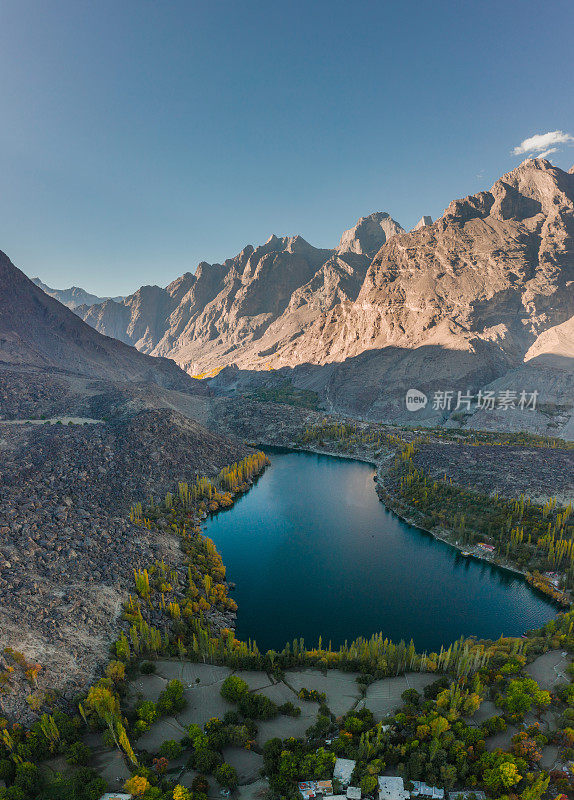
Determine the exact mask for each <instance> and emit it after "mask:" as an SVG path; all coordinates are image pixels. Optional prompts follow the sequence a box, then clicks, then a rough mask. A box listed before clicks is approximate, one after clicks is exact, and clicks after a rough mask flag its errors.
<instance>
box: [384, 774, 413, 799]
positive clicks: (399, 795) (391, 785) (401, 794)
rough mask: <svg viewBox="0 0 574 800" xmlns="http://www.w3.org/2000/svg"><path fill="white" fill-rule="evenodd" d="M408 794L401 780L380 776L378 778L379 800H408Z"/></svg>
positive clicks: (389, 776)
mask: <svg viewBox="0 0 574 800" xmlns="http://www.w3.org/2000/svg"><path fill="white" fill-rule="evenodd" d="M409 798H410V794H409V792H407V790H406V789H405V784H404V782H403V779H402V778H394V777H392V776H391V775H381V777H380V778H379V800H409Z"/></svg>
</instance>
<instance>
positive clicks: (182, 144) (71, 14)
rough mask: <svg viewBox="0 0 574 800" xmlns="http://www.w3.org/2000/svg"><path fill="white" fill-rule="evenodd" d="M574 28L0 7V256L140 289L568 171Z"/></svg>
mask: <svg viewBox="0 0 574 800" xmlns="http://www.w3.org/2000/svg"><path fill="white" fill-rule="evenodd" d="M573 28H574V3H572V2H571V0H565V1H564V2H562V1H561V0H549V1H548V2H546V3H545V4H544V5H542V4H540V3H539V2H531V0H504V2H500V0H496V2H491V0H480V2H479V1H478V0H475V2H461V0H456V2H444V1H441V0H435V1H434V2H428V0H420V2H409V0H406V2H401V3H397V2H385V1H384V0H378V2H354V3H349V2H346V3H342V2H338V0H328V2H327V1H326V0H319V1H318V2H309V0H307V1H306V2H300V1H299V0H290V1H289V2H283V3H279V2H269V0H266V1H265V2H251V1H250V0H242V2H237V0H234V1H233V2H229V1H228V0H210V2H201V3H200V2H195V1H194V0H161V2H160V0H121V2H117V0H111V1H110V0H93V1H92V2H86V1H85V0H50V2H49V3H48V2H45V0H0V114H1V122H0V186H1V191H0V250H3V251H4V252H6V253H7V254H8V255H9V256H10V258H11V259H12V261H13V262H14V263H15V264H16V265H17V266H19V267H20V268H21V269H23V271H24V272H25V273H26V274H27V275H29V276H35V275H39V276H40V277H41V278H42V280H44V281H45V282H46V283H47V284H49V285H50V286H53V287H56V288H66V287H68V286H70V285H72V284H75V285H79V286H83V287H84V288H86V289H88V290H89V291H92V292H95V293H97V294H101V295H107V294H110V295H116V294H127V293H128V292H131V291H134V290H135V289H136V288H137V287H139V286H140V285H142V284H149V283H152V284H153V283H155V284H159V285H166V284H167V283H168V282H169V281H171V280H172V279H173V278H175V277H176V276H178V275H180V274H182V273H183V272H185V271H194V269H195V267H196V265H197V264H198V263H199V262H200V261H209V262H215V261H222V260H224V259H225V258H228V257H231V256H233V255H235V254H236V253H237V252H239V251H240V250H241V249H242V248H243V247H244V246H245V245H246V244H253V245H257V244H261V243H263V242H264V241H266V240H267V239H268V238H269V236H270V235H271V234H272V233H275V234H277V235H279V236H280V235H293V234H300V235H301V236H303V237H304V238H305V239H307V240H308V241H310V242H311V243H312V244H314V245H316V246H317V247H335V246H336V244H337V242H338V240H339V238H340V235H341V233H342V231H343V230H345V229H346V228H349V227H351V226H352V225H353V224H354V223H355V222H356V221H357V219H358V218H359V217H361V216H365V215H367V214H370V213H372V212H373V211H388V212H389V213H390V214H391V215H392V216H393V217H394V218H395V219H396V220H397V221H399V222H400V223H401V224H402V225H403V226H404V227H405V228H407V229H408V228H410V227H412V226H413V225H414V224H415V223H416V222H417V220H418V219H419V218H420V217H421V216H422V215H423V214H430V215H431V216H432V217H433V219H434V218H436V217H437V216H440V215H441V213H442V212H443V210H444V208H445V207H446V206H447V205H448V203H449V202H450V201H451V200H452V199H454V198H457V197H464V196H465V195H468V194H472V193H474V192H476V191H478V190H480V189H483V188H489V187H490V186H491V185H492V183H493V182H494V181H495V180H496V179H497V178H498V177H500V175H502V174H503V173H505V172H507V171H509V170H510V169H512V168H513V167H515V166H516V165H517V164H518V163H520V161H521V160H523V159H524V158H525V157H528V156H529V155H531V154H536V153H542V152H548V151H551V152H549V153H548V158H550V159H551V160H552V161H553V163H555V164H556V165H557V166H560V167H562V168H563V169H569V168H570V166H572V164H573V163H574V147H573V146H572V145H573V143H574V139H573V138H572V137H573V136H574V102H573V101H574V75H573V72H574V69H573V68H574V55H573V53H574V50H573V48H572V30H573ZM533 137H541V138H534V139H533ZM529 140H531V141H529Z"/></svg>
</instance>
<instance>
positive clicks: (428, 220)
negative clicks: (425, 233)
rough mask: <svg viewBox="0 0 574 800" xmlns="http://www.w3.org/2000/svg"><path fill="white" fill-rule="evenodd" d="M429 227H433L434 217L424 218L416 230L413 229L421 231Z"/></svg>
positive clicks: (425, 216)
mask: <svg viewBox="0 0 574 800" xmlns="http://www.w3.org/2000/svg"><path fill="white" fill-rule="evenodd" d="M428 225H432V217H429V216H427V215H424V216H422V217H421V218H420V219H419V221H418V222H417V224H416V225H415V227H414V228H411V230H413V231H419V230H420V229H421V228H426V227H427V226H428Z"/></svg>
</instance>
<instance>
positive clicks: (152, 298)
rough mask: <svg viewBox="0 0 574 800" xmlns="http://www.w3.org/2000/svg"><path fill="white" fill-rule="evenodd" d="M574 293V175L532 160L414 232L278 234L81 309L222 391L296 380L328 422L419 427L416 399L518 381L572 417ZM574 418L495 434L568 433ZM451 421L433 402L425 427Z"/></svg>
mask: <svg viewBox="0 0 574 800" xmlns="http://www.w3.org/2000/svg"><path fill="white" fill-rule="evenodd" d="M573 281H574V174H573V173H572V170H571V171H570V172H564V171H562V170H561V169H558V168H557V167H554V166H553V165H552V164H551V163H550V162H549V161H547V160H545V159H530V160H527V161H525V162H523V163H522V164H520V165H519V166H518V167H516V168H515V169H514V170H512V171H511V172H509V173H507V174H506V175H503V176H502V177H501V178H500V179H499V180H498V181H496V182H495V183H494V185H493V186H492V187H491V189H490V190H489V191H481V192H478V193H477V194H475V195H470V196H468V197H466V198H463V199H460V200H454V201H453V202H452V203H450V205H449V206H448V207H447V209H446V210H445V212H444V213H443V215H442V216H441V217H440V218H439V219H437V220H436V221H435V222H434V223H433V222H432V220H431V218H429V217H423V218H422V219H421V221H420V222H419V224H417V225H416V226H415V228H414V229H413V230H411V231H410V232H409V233H407V232H405V231H404V230H403V229H402V228H401V227H400V225H398V223H396V222H394V220H392V218H391V217H389V215H388V214H383V213H380V212H379V213H376V214H372V215H370V216H369V217H365V218H362V219H361V220H359V222H358V223H357V225H355V226H354V227H353V228H351V229H349V230H348V231H346V232H345V233H344V234H343V235H342V237H341V240H340V242H339V245H338V246H337V247H336V248H334V249H333V250H322V249H317V248H314V247H313V246H312V245H310V244H309V243H308V242H306V241H305V240H303V239H301V237H299V236H295V237H282V238H278V237H276V236H272V237H271V238H270V239H269V240H268V241H267V242H266V244H265V245H263V246H261V247H257V248H255V249H254V248H253V247H251V246H248V247H246V248H245V249H244V250H243V251H242V252H241V253H239V254H238V255H237V256H235V257H234V258H232V259H230V260H228V261H226V262H224V264H212V265H210V264H206V263H202V264H200V265H199V267H198V269H197V271H196V273H195V275H192V274H190V273H187V274H186V275H183V276H182V277H181V278H179V279H178V280H177V281H175V282H174V283H172V284H170V285H169V286H168V287H167V288H166V289H160V288H159V287H142V289H140V290H138V292H136V293H135V294H134V295H131V296H130V297H128V298H125V299H124V300H123V301H122V302H121V303H114V302H113V301H107V302H106V303H104V304H100V305H94V306H91V307H90V308H80V309H77V312H78V313H80V314H81V315H82V317H83V318H84V319H85V320H86V321H87V322H89V323H90V324H91V325H93V326H94V327H95V328H97V329H98V330H100V331H102V332H103V333H108V334H111V335H114V336H117V337H118V338H120V339H122V341H125V342H129V343H130V344H133V345H135V346H136V347H137V348H138V349H141V350H142V351H144V352H147V353H151V354H154V355H162V356H169V357H171V358H173V359H174V360H175V361H177V363H179V364H180V365H181V366H182V367H183V368H184V369H186V370H188V371H189V372H190V373H191V374H207V375H210V374H216V373H217V372H218V371H221V372H220V375H219V376H218V378H217V379H216V380H215V381H214V382H213V386H214V387H215V388H219V390H222V391H232V390H237V389H238V388H242V389H245V390H246V389H247V388H248V387H249V386H250V385H259V384H261V382H262V381H263V382H266V383H269V382H271V383H272V382H273V381H277V380H283V381H284V380H285V379H286V378H288V379H289V380H291V381H292V382H293V383H294V385H296V386H298V387H301V388H305V389H310V390H312V391H315V392H317V393H318V395H319V396H320V398H321V399H322V401H323V404H324V406H325V407H326V408H328V409H330V410H339V411H343V412H346V413H351V414H355V415H360V416H365V417H369V418H374V419H380V420H386V421H397V420H399V421H409V422H413V421H414V418H413V416H412V414H409V413H408V412H407V409H406V407H405V399H404V398H405V392H406V390H407V389H409V388H418V389H419V390H421V391H424V392H425V393H427V395H428V396H429V397H430V396H432V395H434V393H435V392H437V391H454V392H455V396H456V392H457V391H458V390H472V391H473V392H476V391H478V390H479V389H481V388H485V387H488V386H490V385H491V384H492V385H494V386H495V388H500V387H502V385H503V384H501V383H500V381H504V380H505V379H508V380H509V381H515V382H517V381H518V382H522V383H523V384H524V385H522V384H521V385H518V384H517V386H516V387H515V388H516V390H517V391H520V390H522V389H524V390H530V389H531V390H532V391H533V390H534V389H535V388H536V387H537V386H539V387H540V388H541V390H542V394H543V396H544V403H543V404H544V405H545V406H546V407H547V408H548V407H550V408H554V407H560V408H562V407H564V406H568V405H569V402H570V401H569V400H564V398H571V397H572V395H573V393H572V385H571V375H572V358H571V356H570V355H564V354H563V350H564V344H563V343H564V341H565V340H566V341H567V340H568V338H569V333H568V331H570V328H569V327H568V326H569V325H570V324H571V323H570V322H569V321H570V320H571V319H572V317H573V316H574V292H573V291H572V286H573V285H574V284H573ZM561 326H565V327H561ZM565 331H566V332H565ZM543 351H544V352H543ZM549 356H555V357H553V358H551V359H550V360H549ZM232 366H233V367H239V368H240V372H239V373H238V371H237V370H236V369H230V368H231V367H232ZM226 368H228V369H226ZM269 370H273V371H274V372H273V373H270V372H269ZM561 393H566V394H563V396H562V400H561V397H560V395H561ZM481 413H482V416H481V419H482V421H483V422H484V424H485V425H486V424H487V422H488V420H485V419H484V417H485V413H486V412H481ZM561 414H562V416H561ZM569 414H570V412H569V411H568V409H567V408H566V410H564V409H562V411H561V412H560V413H557V414H555V415H550V416H551V419H546V421H544V420H542V419H541V418H540V417H539V416H536V420H535V418H534V416H532V415H531V416H530V417H526V418H524V417H520V415H518V414H516V415H514V416H512V415H506V416H504V415H503V416H502V417H501V416H500V414H498V413H492V414H491V416H490V422H491V423H492V424H494V423H496V424H497V425H499V426H501V425H502V426H506V425H511V426H512V425H515V424H524V425H527V426H530V427H531V428H532V427H533V426H534V428H536V426H537V425H542V427H544V426H546V428H545V429H550V428H551V427H552V426H554V428H555V429H556V431H559V430H562V429H563V428H564V426H565V425H566V424H567V422H566V420H567V419H569V416H568V415H569ZM459 416H460V415H459ZM462 416H463V417H465V415H464V414H463V415H462ZM466 416H467V417H470V414H468V415H466ZM449 418H450V417H449V414H448V413H446V410H445V409H440V408H433V406H432V404H431V403H430V402H429V404H428V405H427V407H426V408H425V409H424V411H421V413H420V414H419V415H418V416H417V417H416V419H417V420H426V421H427V422H433V423H436V422H439V423H448V424H450V423H449V422H448V420H449ZM468 424H470V421H469V422H468Z"/></svg>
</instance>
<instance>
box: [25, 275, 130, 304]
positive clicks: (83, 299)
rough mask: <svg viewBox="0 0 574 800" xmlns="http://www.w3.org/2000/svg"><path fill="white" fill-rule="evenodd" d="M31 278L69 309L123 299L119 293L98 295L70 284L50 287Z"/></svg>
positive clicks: (117, 301) (37, 279)
mask: <svg viewBox="0 0 574 800" xmlns="http://www.w3.org/2000/svg"><path fill="white" fill-rule="evenodd" d="M31 280H32V283H35V284H36V286H39V287H40V289H41V290H42V291H43V292H46V294H49V295H50V297H54V298H55V299H56V300H58V301H59V302H60V303H62V305H64V306H68V308H71V309H75V308H77V307H78V306H93V305H95V304H96V303H104V302H105V301H106V300H115V301H116V303H120V302H121V301H122V300H123V299H124V298H123V297H122V296H121V295H119V296H118V297H111V298H110V297H98V296H97V295H95V294H90V293H89V292H86V290H85V289H81V288H80V287H79V286H70V288H69V289H52V288H51V287H50V286H47V285H46V284H45V283H43V282H42V281H41V280H40V278H32V279H31Z"/></svg>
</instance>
